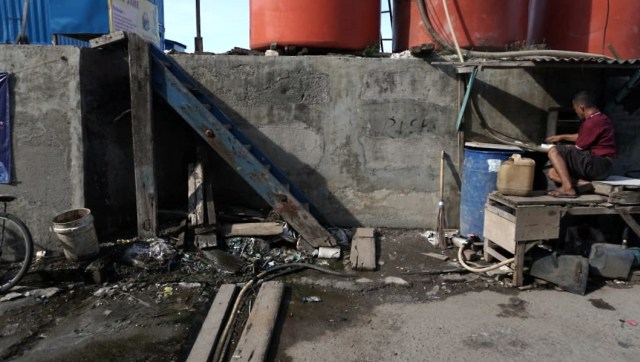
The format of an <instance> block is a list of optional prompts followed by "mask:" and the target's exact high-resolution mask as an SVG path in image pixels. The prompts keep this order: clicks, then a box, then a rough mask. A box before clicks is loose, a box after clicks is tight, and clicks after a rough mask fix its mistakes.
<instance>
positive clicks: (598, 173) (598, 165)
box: [556, 145, 612, 181]
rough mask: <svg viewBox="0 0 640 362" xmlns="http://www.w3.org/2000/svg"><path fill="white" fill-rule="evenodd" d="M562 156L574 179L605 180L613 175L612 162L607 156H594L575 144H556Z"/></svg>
mask: <svg viewBox="0 0 640 362" xmlns="http://www.w3.org/2000/svg"><path fill="white" fill-rule="evenodd" d="M556 149H557V150H558V152H559V153H560V156H562V158H563V159H564V161H565V162H566V163H567V168H568V169H569V175H571V177H572V178H574V179H582V180H587V181H596V180H604V179H606V178H607V177H609V175H611V167H612V162H611V160H610V159H609V158H607V157H601V156H594V155H592V154H591V153H590V152H589V151H584V150H581V149H578V148H576V147H573V146H562V145H558V146H556Z"/></svg>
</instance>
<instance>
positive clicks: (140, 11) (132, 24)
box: [109, 0, 160, 47]
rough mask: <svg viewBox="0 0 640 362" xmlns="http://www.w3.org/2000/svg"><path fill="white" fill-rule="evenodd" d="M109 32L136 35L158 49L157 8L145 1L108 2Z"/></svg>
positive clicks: (120, 0)
mask: <svg viewBox="0 0 640 362" xmlns="http://www.w3.org/2000/svg"><path fill="white" fill-rule="evenodd" d="M109 27H110V31H111V32H116V31H124V32H129V33H136V34H138V35H140V37H142V38H143V39H144V40H146V41H148V42H150V43H153V44H155V45H156V46H158V47H160V27H159V25H158V8H157V7H156V5H155V4H153V3H151V2H149V1H147V0H109Z"/></svg>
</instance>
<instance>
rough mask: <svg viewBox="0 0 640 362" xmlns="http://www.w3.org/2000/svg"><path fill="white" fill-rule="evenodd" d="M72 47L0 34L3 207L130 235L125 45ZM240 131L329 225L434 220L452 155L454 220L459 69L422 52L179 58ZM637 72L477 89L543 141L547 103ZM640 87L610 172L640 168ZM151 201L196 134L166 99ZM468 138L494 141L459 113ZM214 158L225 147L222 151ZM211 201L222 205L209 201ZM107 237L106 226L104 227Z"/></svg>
mask: <svg viewBox="0 0 640 362" xmlns="http://www.w3.org/2000/svg"><path fill="white" fill-rule="evenodd" d="M123 55H124V54H123V53H122V52H117V51H100V50H92V49H83V50H80V49H77V48H71V47H33V46H2V47H0V69H2V70H6V71H9V72H11V73H13V75H12V78H11V88H10V89H11V94H12V96H11V102H12V111H11V112H12V114H11V117H12V121H13V123H14V131H13V145H14V155H15V156H14V158H15V172H14V182H13V184H12V185H9V186H0V192H2V193H12V194H16V195H18V197H19V199H18V200H17V201H16V202H14V203H13V204H12V205H11V210H12V211H15V213H16V214H17V215H19V216H21V217H23V218H24V219H25V220H26V221H27V223H28V225H29V227H30V228H31V229H32V231H33V233H34V236H35V238H36V241H37V242H38V243H40V244H41V245H44V246H46V247H49V248H58V247H59V246H58V243H57V241H56V239H55V236H54V235H53V234H51V233H50V232H49V231H48V228H49V225H50V221H51V218H52V217H53V216H55V215H56V214H58V213H59V212H61V211H64V210H66V209H69V208H75V207H81V206H87V207H90V208H91V209H92V210H93V211H94V214H95V215H96V226H97V227H98V229H99V231H100V233H102V234H103V233H108V232H115V233H121V234H122V233H131V232H132V226H133V225H134V224H135V195H134V193H133V192H134V191H133V182H134V180H133V172H132V170H133V164H132V157H131V119H130V116H129V115H128V114H127V113H126V110H128V109H129V93H128V87H129V86H128V77H127V65H126V58H124V57H123ZM176 59H177V60H178V61H179V62H180V63H181V64H182V65H183V66H184V67H185V68H186V69H187V70H188V71H190V72H191V73H192V74H193V75H194V77H195V78H196V79H198V80H199V81H201V82H202V83H203V84H204V85H205V86H206V87H207V88H209V89H210V90H211V91H212V93H213V95H214V97H216V99H217V102H218V104H219V105H220V106H221V107H222V108H223V109H224V111H225V112H226V113H227V114H228V115H229V116H230V117H231V118H233V119H234V120H235V121H236V122H237V123H238V124H239V126H240V127H241V128H242V129H243V131H244V132H245V133H246V134H247V135H248V136H249V137H250V138H252V139H253V140H254V141H255V142H256V143H257V144H258V146H259V147H261V148H262V149H263V151H264V152H265V153H266V154H267V155H268V156H269V157H270V158H271V159H272V160H273V161H274V162H275V163H276V164H277V165H278V166H279V168H281V169H282V170H283V171H284V172H285V173H286V174H287V175H288V176H289V177H290V178H291V179H292V180H293V181H294V182H295V183H296V184H297V185H298V186H300V187H301V188H302V190H303V191H304V192H306V193H307V195H308V196H309V197H310V198H311V199H312V201H313V202H314V203H315V204H316V205H317V206H318V207H319V209H320V210H321V211H322V212H323V213H324V214H325V215H326V216H327V218H328V219H329V220H330V221H331V222H333V223H334V224H337V225H344V226H353V225H369V226H378V227H434V226H435V222H436V217H437V212H438V209H437V203H438V198H439V196H438V173H439V153H440V151H441V150H445V151H446V152H447V154H448V155H449V158H448V159H447V167H446V176H445V178H446V186H445V200H446V210H447V217H448V220H449V224H450V225H457V221H458V207H459V206H458V205H459V189H460V182H461V180H460V178H461V175H460V173H459V165H458V164H457V161H458V159H459V153H460V152H461V150H460V149H459V147H458V140H457V134H456V130H455V121H456V116H457V104H458V101H459V95H458V83H457V75H456V74H455V72H454V70H453V68H451V67H448V66H432V65H429V64H428V63H427V62H424V61H422V60H415V59H414V60H406V59H401V60H393V59H371V58H364V59H363V58H352V57H329V56H323V57H320V56H318V57H276V58H269V57H250V56H209V55H206V56H194V55H180V56H176ZM629 74H631V71H630V70H606V71H605V70H602V69H600V70H598V69H591V70H590V69H532V70H523V69H520V70H490V69H484V70H483V71H482V72H481V73H480V75H479V78H478V82H477V87H476V89H475V91H474V94H473V98H474V100H475V101H477V104H478V107H479V110H480V112H481V113H482V114H483V116H484V118H485V119H486V120H487V123H489V125H490V126H491V127H493V128H496V129H498V130H500V131H502V132H504V133H506V134H508V135H510V136H512V137H516V138H521V139H523V140H532V141H540V140H541V139H542V138H543V136H544V133H545V131H546V130H545V128H546V112H547V110H548V108H550V107H556V106H559V105H569V104H570V100H571V97H572V95H573V94H574V93H575V91H577V90H579V89H583V88H587V89H592V90H596V91H597V92H598V93H599V94H600V95H601V96H602V98H603V100H605V101H606V100H607V99H609V98H611V97H612V95H613V94H615V91H616V90H617V89H618V88H619V87H620V85H621V83H622V82H624V80H626V79H627V77H628V75H629ZM639 95H640V94H638V92H637V91H636V92H634V93H632V94H631V95H630V96H629V97H628V98H627V100H626V101H625V102H624V103H623V104H622V105H619V106H617V107H615V108H614V110H613V112H612V114H611V116H612V118H613V119H614V122H615V124H616V131H617V137H618V142H619V151H620V152H619V158H618V160H616V163H615V170H616V173H618V174H624V173H625V172H627V171H629V170H634V169H640V164H639V163H640V161H639V160H640V142H637V139H638V132H639V131H638V130H639V129H640V127H638V126H639V125H640V111H638V109H640V104H639V101H638V100H639V99H640V97H638V96H639ZM155 119H156V131H157V134H156V136H157V137H156V145H157V148H156V150H157V151H158V155H159V156H158V158H157V164H156V166H157V170H158V193H159V208H160V209H170V210H180V209H184V208H185V207H186V165H187V163H188V162H190V161H192V160H193V159H194V158H195V145H197V144H198V142H196V141H195V140H196V137H195V136H194V135H193V132H191V131H190V129H189V128H188V126H186V124H185V123H184V122H183V121H181V120H180V119H179V117H177V115H176V114H175V113H174V112H173V111H172V110H170V109H169V108H168V107H167V106H166V105H165V104H163V103H162V102H157V103H156V105H155ZM464 131H465V136H466V138H467V140H477V141H487V140H490V139H489V138H488V137H487V135H486V132H484V131H483V130H482V127H481V126H480V123H479V122H478V119H477V118H476V117H473V116H471V115H470V114H467V116H466V117H465V124H464ZM217 162H220V159H219V158H217ZM216 191H217V196H218V198H217V201H222V202H220V206H222V204H233V203H234V202H235V203H237V204H240V205H246V204H250V203H251V202H252V201H253V199H255V195H252V192H251V190H250V189H249V188H248V187H247V186H246V185H245V184H243V183H242V182H238V178H237V176H235V175H234V174H233V171H232V170H231V169H230V168H228V167H226V168H225V167H220V168H219V169H218V170H217V178H216ZM217 206H218V205H217ZM103 240H105V239H103Z"/></svg>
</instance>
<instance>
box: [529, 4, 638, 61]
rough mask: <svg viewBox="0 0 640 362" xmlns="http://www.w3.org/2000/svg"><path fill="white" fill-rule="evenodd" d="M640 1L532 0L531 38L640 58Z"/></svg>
mask: <svg viewBox="0 0 640 362" xmlns="http://www.w3.org/2000/svg"><path fill="white" fill-rule="evenodd" d="M639 23H640V1H638V0H615V1H611V0H589V1H576V0H531V10H530V13H529V31H528V37H527V38H528V41H529V43H533V44H541V43H545V44H547V47H548V48H550V49H555V50H571V51H579V52H588V53H595V54H603V55H607V56H610V57H616V55H615V54H614V53H613V52H612V51H611V50H610V49H609V45H611V46H613V47H614V48H615V50H616V51H617V53H618V54H619V55H620V57H621V58H623V59H637V58H640V28H639V27H638V24H639Z"/></svg>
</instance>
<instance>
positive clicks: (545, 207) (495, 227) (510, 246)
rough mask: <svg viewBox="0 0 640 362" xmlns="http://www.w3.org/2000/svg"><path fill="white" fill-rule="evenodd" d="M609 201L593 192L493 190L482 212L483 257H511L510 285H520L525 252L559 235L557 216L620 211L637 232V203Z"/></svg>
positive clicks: (618, 212)
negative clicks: (552, 193) (528, 193)
mask: <svg viewBox="0 0 640 362" xmlns="http://www.w3.org/2000/svg"><path fill="white" fill-rule="evenodd" d="M611 201H612V200H611V197H610V196H606V195H596V194H593V195H581V196H579V197H577V198H575V199H561V198H555V197H551V196H547V195H544V194H543V195H540V196H532V197H520V196H506V195H502V194H500V193H499V192H494V193H492V194H490V195H489V196H488V198H487V203H486V205H485V212H484V238H485V241H484V257H485V260H487V261H491V260H493V258H495V259H498V260H500V261H503V260H506V259H508V258H511V257H513V258H515V259H514V262H513V270H514V272H513V285H514V286H518V287H519V286H522V282H523V268H524V255H525V253H526V252H527V251H529V250H530V249H531V248H532V247H534V246H535V245H537V244H538V243H539V242H540V241H541V240H549V239H557V238H559V237H560V219H561V218H562V217H563V216H564V215H567V214H570V215H611V214H615V215H620V216H621V217H622V218H623V219H624V221H625V222H626V223H627V225H629V227H630V228H631V229H632V230H633V231H634V232H635V233H636V234H637V235H638V236H640V224H638V223H637V222H636V221H635V219H634V218H633V217H632V216H631V215H632V214H639V213H640V203H637V204H629V203H628V202H623V203H621V204H619V203H612V202H611ZM505 254H507V255H505ZM508 254H510V255H508Z"/></svg>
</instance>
